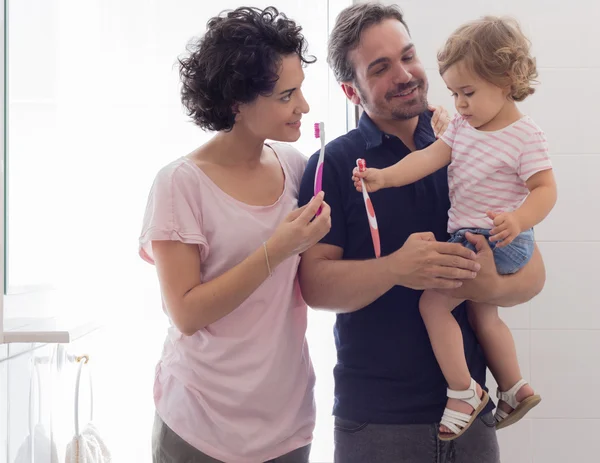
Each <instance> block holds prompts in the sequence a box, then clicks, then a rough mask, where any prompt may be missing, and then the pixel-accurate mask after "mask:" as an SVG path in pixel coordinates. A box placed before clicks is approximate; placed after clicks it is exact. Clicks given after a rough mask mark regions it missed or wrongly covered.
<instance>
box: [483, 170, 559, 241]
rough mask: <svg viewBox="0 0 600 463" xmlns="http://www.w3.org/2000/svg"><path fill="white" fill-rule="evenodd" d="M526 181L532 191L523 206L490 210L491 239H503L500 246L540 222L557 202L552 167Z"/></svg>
mask: <svg viewBox="0 0 600 463" xmlns="http://www.w3.org/2000/svg"><path fill="white" fill-rule="evenodd" d="M526 183H527V188H528V189H529V192H530V193H529V196H527V199H525V201H524V202H523V204H522V205H521V207H519V208H518V209H516V210H515V211H514V212H505V213H501V214H495V213H493V212H488V216H489V217H490V218H491V219H492V220H493V221H494V228H493V229H492V231H491V232H490V235H491V236H490V241H499V240H502V242H501V243H498V246H499V247H501V246H506V245H507V244H510V242H512V240H514V239H515V238H516V237H517V236H518V235H519V233H521V232H522V231H525V230H529V229H530V228H531V227H533V226H535V225H537V224H539V223H540V222H541V221H542V220H544V219H545V218H546V216H547V215H548V214H549V213H550V211H551V210H552V208H553V207H554V205H555V204H556V197H557V189H556V181H555V179H554V173H553V171H552V169H546V170H542V171H540V172H537V173H535V174H533V175H532V176H531V177H529V179H527V182H526Z"/></svg>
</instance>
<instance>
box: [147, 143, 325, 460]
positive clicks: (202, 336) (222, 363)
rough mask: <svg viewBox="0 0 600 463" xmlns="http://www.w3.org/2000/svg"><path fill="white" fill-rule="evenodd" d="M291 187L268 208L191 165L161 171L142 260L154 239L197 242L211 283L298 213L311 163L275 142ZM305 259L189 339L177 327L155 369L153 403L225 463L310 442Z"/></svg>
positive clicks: (286, 265)
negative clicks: (300, 272)
mask: <svg viewBox="0 0 600 463" xmlns="http://www.w3.org/2000/svg"><path fill="white" fill-rule="evenodd" d="M271 146H272V148H273V149H274V150H275V152H276V154H277V157H278V158H279V161H280V164H281V167H282V169H283V172H284V174H285V188H284V191H283V193H282V195H281V196H280V198H279V199H278V200H277V201H276V202H275V203H274V204H272V205H270V206H251V205H248V204H245V203H242V202H240V201H238V200H236V199H234V198H232V197H231V196H229V195H227V194H226V193H225V192H223V191H222V190H221V189H220V188H219V187H217V186H216V185H215V184H214V183H213V182H212V181H211V180H210V178H209V177H208V176H207V175H206V174H205V173H204V172H203V171H202V170H201V169H200V168H198V166H197V165H196V164H194V162H193V161H191V160H189V159H188V158H180V159H178V160H176V161H174V162H172V163H170V164H169V165H167V166H165V167H164V168H162V169H161V170H160V171H159V173H158V175H157V176H156V179H155V181H154V184H153V186H152V189H151V191H150V196H149V199H148V205H147V209H146V214H145V217H144V224H143V230H142V234H141V237H140V255H141V256H142V258H144V259H145V260H147V261H148V262H150V263H153V257H152V246H151V241H152V240H177V241H182V242H184V243H191V244H195V245H197V246H198V248H199V250H200V256H201V262H202V265H201V271H202V281H203V282H206V281H210V280H212V279H213V278H216V277H217V276H219V275H221V274H223V273H224V272H226V271H227V270H229V269H230V268H232V267H234V266H235V265H237V264H239V263H240V262H241V261H242V260H244V259H245V258H246V257H248V256H249V255H250V254H251V253H252V252H254V251H255V250H256V249H258V248H260V247H261V246H262V243H263V241H265V240H267V239H268V238H269V237H270V236H271V235H272V234H273V232H274V230H275V229H276V228H277V226H278V225H279V224H280V223H281V222H282V221H283V220H284V218H285V217H286V216H287V215H288V214H289V213H290V212H291V211H292V210H294V209H296V208H297V205H298V203H297V197H298V188H299V185H300V179H301V177H302V173H303V171H304V168H305V166H306V158H305V157H304V156H303V155H302V154H300V153H299V152H298V151H297V150H295V149H294V148H292V147H291V146H289V145H286V144H283V143H275V144H272V145H271ZM299 261H300V257H299V256H294V257H291V258H289V259H287V260H286V261H284V262H283V263H281V264H280V265H279V266H278V267H277V268H276V269H275V270H274V273H273V276H272V277H270V278H268V279H267V280H266V281H265V282H264V283H263V284H262V285H261V286H260V287H259V288H258V289H257V290H256V291H255V292H254V293H253V294H252V295H251V296H250V297H248V299H246V300H245V301H244V302H243V303H242V304H241V305H240V306H239V307H238V308H237V309H235V310H234V311H233V312H231V313H230V314H229V315H227V316H225V317H223V318H222V319H220V320H218V321H216V322H215V323H212V324H210V325H209V326H207V327H206V328H204V329H201V330H200V331H198V332H196V333H195V334H194V335H192V336H184V335H182V334H181V332H180V331H179V330H178V329H177V328H176V327H175V326H173V325H172V326H171V327H170V328H169V331H168V335H167V339H166V341H165V344H164V348H163V353H162V357H161V359H160V362H159V363H158V365H157V368H156V380H155V385H154V398H155V403H156V409H157V412H158V414H159V416H160V417H161V418H162V420H163V421H164V422H165V423H166V424H167V426H169V427H170V428H171V429H173V431H175V433H177V434H178V435H179V436H180V437H181V438H183V439H184V440H185V441H187V442H188V443H189V444H191V445H193V446H194V447H196V448H198V449H199V450H200V451H201V452H203V453H205V454H207V455H209V456H211V457H213V458H216V459H218V460H222V461H226V462H236V463H246V462H247V463H256V462H262V461H267V460H270V459H273V458H275V457H278V456H281V455H284V454H286V453H288V452H291V451H292V450H295V449H297V448H299V447H303V446H305V445H307V444H309V443H310V442H311V441H312V433H313V430H314V426H315V405H314V397H313V389H314V384H315V375H314V371H313V366H312V363H311V360H310V357H309V352H308V346H307V343H306V339H305V332H306V325H307V306H306V303H305V302H304V300H303V299H302V295H301V294H300V287H299V285H298V281H297V276H296V272H297V269H298V264H299Z"/></svg>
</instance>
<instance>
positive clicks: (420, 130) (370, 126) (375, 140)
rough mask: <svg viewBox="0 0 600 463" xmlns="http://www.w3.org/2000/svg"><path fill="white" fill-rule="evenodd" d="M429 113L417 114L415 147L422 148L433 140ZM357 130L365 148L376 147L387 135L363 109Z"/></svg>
mask: <svg viewBox="0 0 600 463" xmlns="http://www.w3.org/2000/svg"><path fill="white" fill-rule="evenodd" d="M431 115H432V113H431V111H429V110H427V111H425V112H423V113H422V114H420V115H419V122H418V123H417V128H416V129H415V134H414V141H415V145H416V147H417V149H423V148H425V147H427V146H429V145H430V144H431V143H433V142H434V141H435V135H434V133H433V129H432V128H431ZM358 131H359V132H360V133H361V135H362V136H363V138H364V139H365V141H366V143H367V146H366V148H367V149H371V148H377V147H378V146H379V145H381V144H382V143H383V137H384V136H386V135H387V134H386V133H384V132H382V131H381V130H380V129H379V127H377V126H376V125H375V122H373V120H372V119H371V118H370V117H369V116H368V114H367V113H366V112H364V111H363V113H362V115H361V116H360V120H359V121H358Z"/></svg>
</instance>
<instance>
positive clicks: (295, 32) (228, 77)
mask: <svg viewBox="0 0 600 463" xmlns="http://www.w3.org/2000/svg"><path fill="white" fill-rule="evenodd" d="M301 30H302V28H301V27H300V26H298V25H297V24H296V23H295V22H294V21H292V20H291V19H288V18H287V17H286V16H285V15H284V14H283V13H280V12H279V11H278V10H277V9H276V8H274V7H268V8H265V9H264V10H260V9H258V8H253V7H242V8H237V9H236V10H233V11H229V12H222V13H221V14H220V15H219V16H216V17H213V18H211V19H210V20H209V21H208V23H207V30H206V33H205V34H204V36H202V37H201V38H199V39H196V40H195V41H193V42H191V43H190V45H189V46H188V52H189V55H188V56H186V57H184V58H180V59H179V74H180V77H181V83H182V88H181V101H182V103H183V105H184V107H185V108H186V110H187V114H188V115H189V116H190V117H191V118H192V120H193V121H194V123H195V124H196V125H198V126H199V127H201V128H202V129H204V130H214V131H219V130H231V128H232V127H233V124H234V121H235V106H236V104H243V103H250V102H252V101H254V100H255V99H256V98H257V97H258V96H259V95H263V96H268V95H271V94H272V92H273V88H274V87H275V84H276V82H277V79H278V70H279V67H280V65H281V60H282V58H283V57H284V56H289V55H292V54H297V55H298V57H299V58H300V60H301V62H302V63H303V64H308V63H312V62H314V61H315V59H314V58H313V57H309V56H306V55H305V54H306V48H307V43H306V40H305V39H304V36H303V35H302V34H301V33H300V31H301Z"/></svg>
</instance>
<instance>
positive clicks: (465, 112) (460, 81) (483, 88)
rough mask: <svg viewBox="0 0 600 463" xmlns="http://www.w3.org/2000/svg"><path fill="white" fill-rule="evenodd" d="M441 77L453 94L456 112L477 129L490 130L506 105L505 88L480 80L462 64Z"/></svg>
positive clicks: (451, 68) (506, 91) (506, 92)
mask: <svg viewBox="0 0 600 463" xmlns="http://www.w3.org/2000/svg"><path fill="white" fill-rule="evenodd" d="M442 78H443V79H444V82H446V85H447V87H448V89H449V90H450V91H451V92H452V96H453V97H454V106H455V107H456V110H457V111H458V112H459V113H460V114H461V115H462V116H463V117H464V118H465V119H466V120H467V122H468V123H469V124H471V126H472V127H475V128H476V129H480V130H486V129H487V128H488V127H490V123H491V122H493V120H494V119H495V118H496V116H497V115H498V114H499V113H500V111H502V109H503V108H504V107H505V105H506V104H507V103H508V102H509V99H508V98H507V96H508V89H502V88H501V87H498V86H497V85H494V84H492V83H490V82H488V81H486V80H483V79H482V78H480V77H479V76H477V75H476V74H475V73H474V72H472V71H471V70H470V69H469V68H468V67H467V66H466V65H465V64H464V63H463V62H462V61H459V62H458V63H455V64H453V65H452V66H450V67H449V68H448V69H447V70H446V72H445V73H444V75H443V76H442ZM491 125H493V124H491ZM490 130H492V129H491V128H490Z"/></svg>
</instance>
